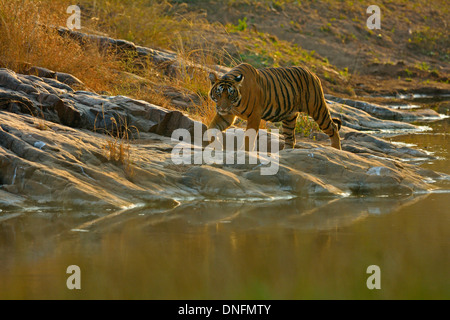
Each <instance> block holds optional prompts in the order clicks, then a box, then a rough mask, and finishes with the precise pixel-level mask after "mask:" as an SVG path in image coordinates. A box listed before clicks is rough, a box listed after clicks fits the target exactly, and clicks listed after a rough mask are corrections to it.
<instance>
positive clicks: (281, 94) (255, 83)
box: [209, 64, 341, 149]
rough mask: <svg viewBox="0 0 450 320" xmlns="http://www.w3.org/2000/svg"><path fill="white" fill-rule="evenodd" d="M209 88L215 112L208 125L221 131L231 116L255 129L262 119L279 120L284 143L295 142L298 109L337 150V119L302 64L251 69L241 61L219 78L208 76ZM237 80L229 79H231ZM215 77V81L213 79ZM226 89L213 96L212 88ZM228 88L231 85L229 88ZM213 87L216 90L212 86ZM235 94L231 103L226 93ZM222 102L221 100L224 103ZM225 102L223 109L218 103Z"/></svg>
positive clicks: (232, 119)
mask: <svg viewBox="0 0 450 320" xmlns="http://www.w3.org/2000/svg"><path fill="white" fill-rule="evenodd" d="M210 79H211V83H212V84H213V87H212V88H211V91H210V96H211V98H212V99H213V100H214V101H216V103H217V110H218V114H217V115H216V117H215V118H214V119H213V121H212V122H211V124H210V125H209V127H210V128H211V127H214V128H218V129H220V130H224V129H225V127H228V126H229V125H231V124H232V122H233V121H234V118H235V116H238V117H241V118H243V119H246V120H247V129H250V128H252V129H255V130H256V131H258V128H259V123H260V121H261V119H262V120H266V121H271V122H279V121H281V122H282V134H283V136H284V138H285V145H286V146H290V147H293V146H294V145H295V125H296V123H297V117H298V114H299V112H304V113H306V114H308V115H310V116H311V117H312V118H313V119H314V120H315V121H316V122H317V123H318V125H319V127H320V129H321V130H322V131H323V132H324V133H326V134H327V135H328V136H329V137H330V140H331V145H332V146H333V147H335V148H337V149H341V145H340V137H339V133H338V130H339V128H340V120H338V119H332V118H331V115H330V112H329V110H328V107H327V105H326V102H325V97H324V94H323V89H322V85H321V83H320V79H319V78H318V77H317V76H316V75H315V74H313V73H312V72H310V71H309V70H307V69H305V68H302V67H288V68H264V69H259V70H257V69H255V68H254V67H252V66H251V65H249V64H241V65H239V66H237V67H235V68H233V69H232V70H231V71H230V72H228V73H227V74H225V75H224V76H223V77H222V78H221V79H217V77H215V79H214V77H211V76H210ZM235 79H237V80H239V81H233V80H235ZM213 80H215V81H213ZM221 87H222V88H223V87H225V88H227V91H226V93H225V95H227V97H225V98H224V97H223V90H222V93H221V96H220V98H221V100H219V99H218V98H217V96H214V94H217V93H218V92H219V91H220V90H219V91H215V88H221ZM230 88H232V89H231V90H230ZM216 90H217V89H216ZM231 93H234V95H236V93H237V94H238V97H237V98H236V99H235V101H236V102H235V103H234V104H231V106H232V107H230V103H228V104H227V102H229V101H228V100H232V99H228V100H227V98H228V96H231ZM224 101H225V102H224ZM223 105H226V106H227V107H226V108H221V106H223ZM221 110H228V113H223V112H222V113H221Z"/></svg>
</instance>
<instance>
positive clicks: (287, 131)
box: [281, 113, 298, 149]
mask: <svg viewBox="0 0 450 320" xmlns="http://www.w3.org/2000/svg"><path fill="white" fill-rule="evenodd" d="M297 118H298V113H295V114H293V115H290V116H289V117H287V118H286V119H284V120H283V121H282V122H281V123H282V128H281V133H282V134H283V137H284V148H285V149H287V148H291V149H292V148H294V146H295V125H296V124H297Z"/></svg>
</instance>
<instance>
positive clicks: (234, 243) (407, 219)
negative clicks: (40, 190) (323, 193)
mask: <svg viewBox="0 0 450 320" xmlns="http://www.w3.org/2000/svg"><path fill="white" fill-rule="evenodd" d="M448 124H449V120H448V119H446V120H444V121H441V122H438V123H434V124H432V126H433V129H434V131H435V132H436V131H437V132H440V133H441V134H434V133H430V134H428V133H427V134H420V135H417V134H415V135H407V136H403V137H398V138H397V137H396V138H394V139H395V140H398V141H402V142H404V143H412V144H414V145H417V146H418V147H419V148H421V149H425V150H428V151H430V152H434V154H435V155H436V160H433V161H431V162H430V163H425V164H422V165H423V166H424V167H426V168H430V169H433V170H436V171H440V172H445V173H447V174H449V173H450V172H449V171H448V170H449V161H448V150H449V148H448V147H449V145H448V132H449V131H448ZM438 184H439V186H440V187H441V188H443V189H445V190H450V181H440V182H438ZM449 201H450V194H449V193H435V194H424V195H420V196H412V197H401V198H399V197H374V198H371V197H347V198H340V199H334V198H329V199H326V198H320V199H318V198H315V199H313V198H303V199H301V198H299V199H292V200H280V201H274V202H251V203H248V202H214V201H202V202H191V203H184V204H182V205H180V206H178V207H176V208H157V209H155V208H152V207H135V208H129V209H128V210H122V211H115V212H113V211H104V212H99V211H98V210H97V209H93V210H92V212H89V211H86V212H80V211H77V210H75V209H72V210H70V209H65V210H56V209H52V208H40V209H37V208H35V209H34V210H28V211H21V212H8V211H2V212H0V298H1V299H10V298H38V299H46V298H53V299H54V298H71V299H79V298H84V299H90V298H96V299H98V298H100V299H101V298H105V299H134V298H137V299H142V298H146V299H178V298H181V299H197V298H204V299H216V298H217V299H259V298H271V299H302V298H308V299H309V298H353V299H355V298H364V299H365V298H387V299H392V298H395V299H402V298H414V299H420V298H439V299H449V298H450V289H449V288H450V277H449V276H448V270H450V254H449V253H450V243H449V241H448V239H450V223H449V222H450V212H449V210H448V206H449ZM73 264H75V265H78V266H79V267H80V269H81V279H82V280H81V282H82V283H81V290H79V291H75V290H68V289H67V287H66V279H67V277H68V274H66V269H67V267H68V266H69V265H73ZM373 264H375V265H378V266H379V267H380V269H381V279H382V280H381V281H382V283H381V290H376V291H374V290H369V289H367V287H366V280H367V277H368V275H367V274H366V269H367V267H368V266H369V265H373Z"/></svg>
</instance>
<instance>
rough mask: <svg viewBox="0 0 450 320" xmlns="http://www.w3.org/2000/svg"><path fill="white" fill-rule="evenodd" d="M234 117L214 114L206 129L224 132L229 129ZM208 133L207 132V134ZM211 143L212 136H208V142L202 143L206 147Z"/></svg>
mask: <svg viewBox="0 0 450 320" xmlns="http://www.w3.org/2000/svg"><path fill="white" fill-rule="evenodd" d="M235 118H236V116H235V115H232V114H229V115H220V114H218V113H216V115H215V116H214V118H213V119H212V121H211V122H210V123H209V125H208V127H207V128H208V129H218V130H219V131H224V130H226V129H227V128H229V127H230V126H231V125H232V124H233V123H234V120H235ZM208 133H209V132H208ZM211 142H212V136H210V135H208V141H203V146H204V147H206V146H207V145H208V144H209V143H211Z"/></svg>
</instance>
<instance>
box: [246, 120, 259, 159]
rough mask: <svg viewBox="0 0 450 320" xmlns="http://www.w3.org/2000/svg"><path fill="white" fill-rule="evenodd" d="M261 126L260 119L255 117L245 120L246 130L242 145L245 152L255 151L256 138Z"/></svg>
mask: <svg viewBox="0 0 450 320" xmlns="http://www.w3.org/2000/svg"><path fill="white" fill-rule="evenodd" d="M260 124H261V117H260V116H258V115H255V116H254V117H251V118H249V119H248V120H247V128H246V129H245V136H244V143H243V144H242V145H243V147H245V151H253V150H255V145H256V137H257V136H258V131H259V125H260Z"/></svg>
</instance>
